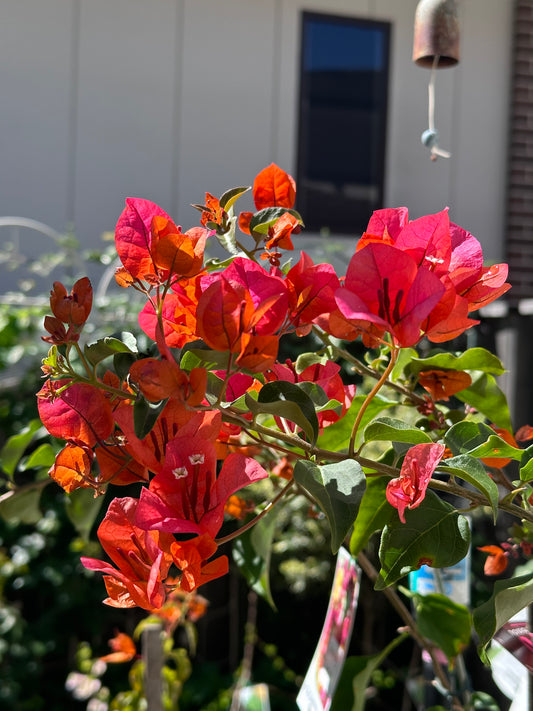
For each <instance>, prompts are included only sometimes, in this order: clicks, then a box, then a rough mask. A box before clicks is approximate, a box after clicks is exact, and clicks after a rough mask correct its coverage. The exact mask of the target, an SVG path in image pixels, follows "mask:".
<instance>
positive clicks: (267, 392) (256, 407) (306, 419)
mask: <svg viewBox="0 0 533 711" xmlns="http://www.w3.org/2000/svg"><path fill="white" fill-rule="evenodd" d="M246 404H247V405H248V407H249V408H250V410H251V411H252V412H253V413H254V415H255V414H260V413H268V414H270V415H275V416H277V417H283V418H285V419H286V420H289V421H290V422H294V424H295V425H298V427H301V429H302V430H303V431H304V432H305V435H306V436H307V438H308V440H309V441H310V442H312V443H315V442H316V438H317V436H318V418H317V416H316V412H315V406H314V404H313V401H312V400H311V398H310V397H309V395H307V394H306V393H305V392H304V391H303V390H302V389H301V388H300V387H299V386H298V385H295V384H294V383H288V382H286V381H284V380H278V381H275V382H273V383H267V384H266V385H264V386H263V387H262V388H261V390H260V391H259V395H258V397H257V402H256V401H255V400H253V398H246Z"/></svg>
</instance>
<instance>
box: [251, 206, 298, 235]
mask: <svg viewBox="0 0 533 711" xmlns="http://www.w3.org/2000/svg"><path fill="white" fill-rule="evenodd" d="M286 212H290V214H291V215H293V217H296V219H297V220H298V221H299V222H300V224H303V221H302V218H301V215H300V213H298V212H296V210H292V209H289V208H288V207H265V208H263V210H259V212H256V213H255V215H254V216H253V217H252V219H251V220H250V232H252V233H253V232H258V233H259V234H262V235H266V234H267V232H268V228H269V227H270V226H271V225H273V224H274V223H275V222H276V221H277V220H279V218H280V217H281V216H282V215H284V214H285V213H286Z"/></svg>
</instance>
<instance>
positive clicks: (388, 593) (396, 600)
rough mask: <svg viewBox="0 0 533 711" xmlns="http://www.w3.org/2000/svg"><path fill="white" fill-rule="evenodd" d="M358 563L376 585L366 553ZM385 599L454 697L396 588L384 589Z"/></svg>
mask: <svg viewBox="0 0 533 711" xmlns="http://www.w3.org/2000/svg"><path fill="white" fill-rule="evenodd" d="M357 561H358V563H359V565H360V566H361V568H362V569H363V570H364V572H365V573H366V575H367V576H368V577H369V578H370V580H371V581H372V583H375V582H376V581H377V579H378V578H379V574H378V572H377V570H376V569H375V568H374V566H373V565H372V563H371V562H370V560H369V559H368V558H367V557H366V555H365V554H364V553H362V552H361V553H358V555H357ZM381 592H382V593H383V594H384V595H385V597H386V598H387V599H388V601H389V602H390V604H391V605H392V607H393V608H394V610H396V612H397V613H398V615H399V616H400V617H401V618H402V620H403V622H404V623H405V625H406V627H407V630H408V632H409V634H410V635H411V637H412V638H413V639H414V640H415V642H416V643H417V644H418V645H419V647H421V648H422V649H425V650H426V651H427V652H428V654H429V656H430V657H431V663H432V664H433V670H434V672H435V677H436V678H437V679H438V680H439V682H440V684H441V685H442V687H443V688H444V689H446V691H447V692H448V693H449V694H450V696H453V692H452V688H451V685H450V680H449V679H448V677H447V676H446V674H445V673H444V670H443V668H442V666H441V664H440V662H439V660H438V659H437V656H436V654H435V648H434V646H433V645H432V644H430V642H429V641H428V640H427V639H425V637H423V636H422V635H421V634H420V632H419V631H418V629H417V627H416V622H415V619H414V617H413V616H412V615H411V613H410V612H409V610H408V609H407V607H406V606H405V605H404V603H403V602H402V600H401V598H400V596H399V595H398V593H397V592H396V590H394V588H391V587H388V588H384V589H383V590H382V591H381ZM453 703H454V709H457V711H459V709H462V706H461V705H460V702H459V700H458V699H457V698H456V697H453Z"/></svg>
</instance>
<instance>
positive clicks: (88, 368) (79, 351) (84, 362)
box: [74, 343, 94, 380]
mask: <svg viewBox="0 0 533 711" xmlns="http://www.w3.org/2000/svg"><path fill="white" fill-rule="evenodd" d="M74 348H75V349H76V353H77V354H78V357H79V359H80V360H81V363H82V365H83V367H84V368H85V372H86V373H87V375H88V376H89V379H90V380H93V379H94V368H91V366H90V365H89V363H88V362H87V359H86V358H85V356H84V354H83V351H82V349H81V348H80V344H79V343H74Z"/></svg>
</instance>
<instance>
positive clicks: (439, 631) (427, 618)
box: [415, 593, 472, 659]
mask: <svg viewBox="0 0 533 711" xmlns="http://www.w3.org/2000/svg"><path fill="white" fill-rule="evenodd" d="M415 609H416V620H417V627H418V630H419V632H420V633H421V634H422V635H423V636H424V637H427V639H430V640H431V641H432V642H434V643H435V644H436V645H437V647H438V648H439V649H442V651H443V652H444V654H445V655H446V656H447V657H448V659H454V658H455V657H456V656H457V655H458V654H460V653H461V652H462V651H463V650H464V649H465V648H466V647H467V646H468V645H469V643H470V637H471V626H472V618H471V615H470V612H469V611H468V609H467V608H466V607H465V606H464V605H459V604H458V603H456V602H453V601H452V600H450V598H448V597H446V595H440V594H438V593H431V594H429V595H417V596H416V597H415Z"/></svg>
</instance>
